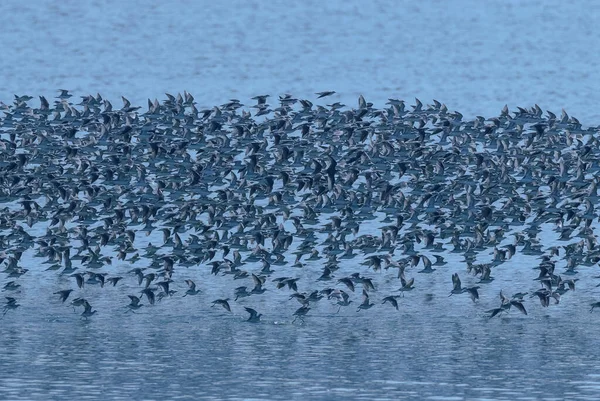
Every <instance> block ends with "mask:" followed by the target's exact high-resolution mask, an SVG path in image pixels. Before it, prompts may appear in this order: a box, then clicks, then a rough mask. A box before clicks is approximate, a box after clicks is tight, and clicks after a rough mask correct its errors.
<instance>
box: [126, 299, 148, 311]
mask: <svg viewBox="0 0 600 401" xmlns="http://www.w3.org/2000/svg"><path fill="white" fill-rule="evenodd" d="M127 296H128V297H129V299H130V300H131V302H130V303H129V305H127V307H128V308H129V310H130V311H131V312H134V313H135V311H136V310H138V309H139V308H141V307H142V306H144V305H143V304H141V303H140V298H139V297H136V296H135V295H127Z"/></svg>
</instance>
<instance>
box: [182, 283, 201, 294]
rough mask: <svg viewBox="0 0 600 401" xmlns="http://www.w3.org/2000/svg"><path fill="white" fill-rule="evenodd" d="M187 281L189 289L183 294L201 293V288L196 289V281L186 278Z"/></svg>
mask: <svg viewBox="0 0 600 401" xmlns="http://www.w3.org/2000/svg"><path fill="white" fill-rule="evenodd" d="M185 283H186V284H187V285H188V287H189V288H188V290H187V291H186V292H185V294H183V296H184V297H185V296H187V295H196V294H199V293H200V290H197V289H196V283H194V282H193V281H192V280H190V279H187V280H185Z"/></svg>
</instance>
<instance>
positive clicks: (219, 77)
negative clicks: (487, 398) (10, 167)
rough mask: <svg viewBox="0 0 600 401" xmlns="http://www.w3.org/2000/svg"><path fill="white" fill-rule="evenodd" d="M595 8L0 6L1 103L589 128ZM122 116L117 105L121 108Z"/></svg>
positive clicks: (593, 112) (597, 35)
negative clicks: (230, 107) (188, 99)
mask: <svg viewBox="0 0 600 401" xmlns="http://www.w3.org/2000/svg"><path fill="white" fill-rule="evenodd" d="M599 8H600V4H599V3H597V2H594V1H578V2H573V1H558V0H549V1H541V0H539V1H526V2H525V1H514V0H498V1H485V2H480V1H452V2H447V1H443V0H440V1H433V0H429V1H419V2H415V1H406V2H396V1H370V2H368V3H366V2H364V1H341V0H340V1H337V0H336V1H315V0H303V1H294V2H289V1H243V0H239V1H226V2H217V1H169V2H161V1H152V0H144V1H142V0H139V1H138V0H133V1H129V2H127V3H126V4H123V3H121V2H119V1H98V2H93V3H89V4H88V3H86V4H85V5H84V4H81V3H80V2H77V1H74V0H65V1H60V2H42V1H23V2H3V4H1V5H0V24H2V25H1V26H3V27H6V29H3V30H2V32H0V43H1V48H2V57H0V78H1V79H0V100H2V101H4V102H5V103H6V102H11V101H12V97H13V95H14V94H18V95H21V94H30V95H33V96H35V95H47V96H51V95H55V93H56V89H58V88H63V87H64V88H65V89H70V90H72V91H74V92H75V93H78V94H80V95H85V94H88V93H93V94H95V93H96V92H101V94H102V95H103V96H104V97H106V98H108V99H112V100H113V103H119V102H120V96H122V95H123V96H125V97H127V98H129V100H131V101H132V102H133V103H135V104H140V105H144V106H145V104H146V99H147V98H151V99H154V98H156V97H158V98H159V99H162V98H164V95H163V93H164V92H169V93H176V92H182V91H183V90H187V91H189V92H191V93H192V94H193V95H194V96H195V98H196V101H197V102H198V106H199V108H200V107H212V106H213V105H215V104H222V103H224V102H226V101H227V100H228V99H230V98H239V99H240V100H242V103H244V102H249V100H248V99H249V98H250V97H252V96H255V95H261V94H271V95H272V96H274V95H279V94H283V93H286V92H289V93H292V94H293V95H294V96H296V97H300V98H311V97H312V96H314V92H319V91H323V90H335V91H336V92H338V95H336V96H335V97H331V98H330V100H331V101H332V102H334V101H341V102H345V103H346V104H349V105H351V106H355V105H356V98H357V97H358V95H359V94H363V95H364V96H365V97H366V99H367V100H368V101H371V102H374V103H375V104H376V105H383V103H384V102H385V101H386V99H387V98H388V97H395V98H401V99H405V100H407V101H412V99H413V97H418V98H419V99H421V100H422V101H423V102H431V100H432V99H437V100H439V101H441V102H444V103H446V105H447V106H448V108H449V109H450V110H458V111H460V112H461V113H463V114H464V115H465V116H467V117H473V116H475V115H482V116H485V117H489V116H492V115H497V114H498V113H499V111H500V110H501V109H502V107H503V106H504V105H505V104H508V105H509V106H510V107H511V109H514V108H515V107H516V106H527V107H529V106H533V104H535V103H537V104H539V105H540V107H542V109H544V110H546V109H548V110H551V111H554V112H555V113H558V114H559V113H560V111H561V108H565V109H566V110H567V112H569V114H571V115H574V116H576V117H577V118H579V119H580V121H581V122H582V123H584V124H588V125H597V124H598V121H600V112H599V111H598V107H597V106H596V104H597V103H598V100H599V95H598V90H597V87H596V83H597V82H598V81H599V78H600V68H598V67H599V62H600V59H599V57H598V56H596V52H595V51H594V49H595V47H594V45H595V44H597V43H600V29H598V26H599V24H600V10H599ZM119 104H120V103H119Z"/></svg>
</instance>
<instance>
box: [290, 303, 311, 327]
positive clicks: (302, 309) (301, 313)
mask: <svg viewBox="0 0 600 401" xmlns="http://www.w3.org/2000/svg"><path fill="white" fill-rule="evenodd" d="M309 310H310V307H309V306H308V305H304V306H301V307H300V308H298V309H296V311H295V312H294V314H293V316H296V317H295V318H294V320H293V321H292V323H294V322H296V319H298V318H299V319H300V320H301V321H302V322H304V316H306V314H307V313H308V311H309Z"/></svg>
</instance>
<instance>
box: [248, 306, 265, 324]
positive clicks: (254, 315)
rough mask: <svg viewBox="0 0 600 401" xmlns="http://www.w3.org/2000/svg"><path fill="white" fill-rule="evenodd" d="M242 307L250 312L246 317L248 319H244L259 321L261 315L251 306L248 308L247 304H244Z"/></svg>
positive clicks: (252, 321) (251, 321)
mask: <svg viewBox="0 0 600 401" xmlns="http://www.w3.org/2000/svg"><path fill="white" fill-rule="evenodd" d="M244 309H245V310H246V312H248V313H249V314H250V317H248V319H247V320H246V321H247V322H250V323H258V322H260V317H261V316H262V314H261V313H258V312H256V310H254V309H252V308H248V307H247V306H245V307H244Z"/></svg>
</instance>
